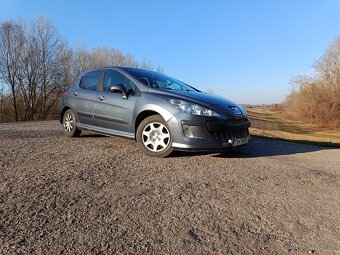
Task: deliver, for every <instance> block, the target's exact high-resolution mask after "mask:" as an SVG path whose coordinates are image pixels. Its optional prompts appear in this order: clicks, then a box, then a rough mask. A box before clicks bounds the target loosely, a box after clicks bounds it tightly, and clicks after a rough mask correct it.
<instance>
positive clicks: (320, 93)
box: [283, 36, 340, 127]
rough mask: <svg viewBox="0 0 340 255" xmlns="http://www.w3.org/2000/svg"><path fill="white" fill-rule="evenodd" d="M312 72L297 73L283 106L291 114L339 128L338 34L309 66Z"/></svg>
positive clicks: (339, 74) (339, 40) (339, 49)
mask: <svg viewBox="0 0 340 255" xmlns="http://www.w3.org/2000/svg"><path fill="white" fill-rule="evenodd" d="M313 68H314V73H313V74H312V75H298V76H296V77H294V78H293V79H292V80H291V82H292V84H293V85H294V89H293V91H292V92H291V94H290V95H288V96H287V98H286V100H285V102H284V104H283V106H284V109H286V110H287V111H288V112H289V113H291V114H292V115H293V116H294V117H296V118H299V119H301V120H304V121H308V122H311V123H316V124H319V125H323V126H333V127H340V36H338V37H336V38H335V39H334V41H333V42H332V43H331V44H330V46H329V47H328V48H327V49H326V51H325V53H324V54H323V56H321V57H320V58H319V59H318V60H317V61H316V62H315V63H314V65H313Z"/></svg>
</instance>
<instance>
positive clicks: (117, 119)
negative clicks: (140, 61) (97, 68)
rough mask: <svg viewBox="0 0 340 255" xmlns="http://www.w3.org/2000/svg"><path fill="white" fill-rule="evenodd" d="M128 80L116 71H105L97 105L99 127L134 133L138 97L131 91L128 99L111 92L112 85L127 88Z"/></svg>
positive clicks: (96, 116) (96, 112)
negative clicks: (133, 124)
mask: <svg viewBox="0 0 340 255" xmlns="http://www.w3.org/2000/svg"><path fill="white" fill-rule="evenodd" d="M126 79H127V78H126V77H125V76H124V75H123V74H121V73H119V72H117V71H115V70H107V71H105V75H104V79H103V89H102V90H103V91H99V92H98V93H97V102H98V104H97V105H96V110H95V119H96V123H97V126H98V127H100V128H107V129H112V130H115V131H119V132H126V133H132V132H133V128H132V120H133V111H134V107H135V103H136V98H137V97H136V96H135V95H134V92H131V91H130V94H129V95H128V97H127V99H123V97H122V95H121V94H120V93H113V92H110V91H109V86H110V85H117V84H122V85H124V86H125V83H126ZM128 89H131V88H128Z"/></svg>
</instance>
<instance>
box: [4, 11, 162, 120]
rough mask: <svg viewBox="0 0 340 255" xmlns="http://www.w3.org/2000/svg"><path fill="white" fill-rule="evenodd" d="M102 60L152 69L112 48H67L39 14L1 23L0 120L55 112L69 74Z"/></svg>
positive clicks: (37, 117)
mask: <svg viewBox="0 0 340 255" xmlns="http://www.w3.org/2000/svg"><path fill="white" fill-rule="evenodd" d="M107 65H124V66H139V67H142V68H147V69H156V67H155V66H154V65H153V64H152V63H151V62H150V61H148V60H143V61H141V62H138V61H136V59H135V58H134V56H133V55H131V54H124V53H122V51H120V50H118V49H115V48H105V47H97V48H94V49H92V50H88V49H87V48H86V47H85V46H80V47H78V48H77V49H72V48H70V47H69V46H68V44H67V41H65V40H64V39H62V37H61V36H60V35H59V34H58V32H57V30H56V28H55V26H54V25H53V23H52V22H51V21H49V20H47V19H45V18H42V17H38V18H37V19H34V20H32V21H31V22H30V23H25V22H23V21H21V20H11V21H5V22H2V23H0V122H9V121H19V120H46V119H52V118H56V117H57V115H58V103H59V96H60V94H61V93H62V92H63V91H65V89H66V88H67V87H68V86H69V85H70V84H71V83H72V82H73V80H74V78H75V77H76V76H78V75H79V74H80V73H81V72H83V71H85V70H88V69H91V68H94V67H100V66H107ZM157 69H158V70H159V69H160V67H157Z"/></svg>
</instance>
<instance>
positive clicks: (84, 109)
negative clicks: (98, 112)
mask: <svg viewBox="0 0 340 255" xmlns="http://www.w3.org/2000/svg"><path fill="white" fill-rule="evenodd" d="M101 72H102V71H101V70H95V71H91V72H88V73H86V74H84V75H83V77H82V78H81V80H80V82H79V86H78V87H77V88H76V89H75V90H73V91H72V101H73V103H74V105H73V108H74V110H75V111H76V113H77V117H78V120H79V122H80V124H86V125H95V124H96V122H95V119H94V114H95V106H96V103H97V87H98V86H99V84H100V78H101Z"/></svg>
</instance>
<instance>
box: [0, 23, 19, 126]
mask: <svg viewBox="0 0 340 255" xmlns="http://www.w3.org/2000/svg"><path fill="white" fill-rule="evenodd" d="M24 45H25V38H24V25H23V23H22V22H21V21H7V22H4V23H2V24H1V27H0V79H1V80H2V81H3V82H4V83H5V84H7V85H8V86H9V89H10V91H11V97H12V104H13V109H14V115H15V121H18V120H19V114H18V109H17V93H18V86H17V85H18V84H17V80H16V79H17V75H18V73H19V72H20V68H21V67H20V65H19V64H18V60H19V59H20V55H21V52H22V51H23V47H24Z"/></svg>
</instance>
